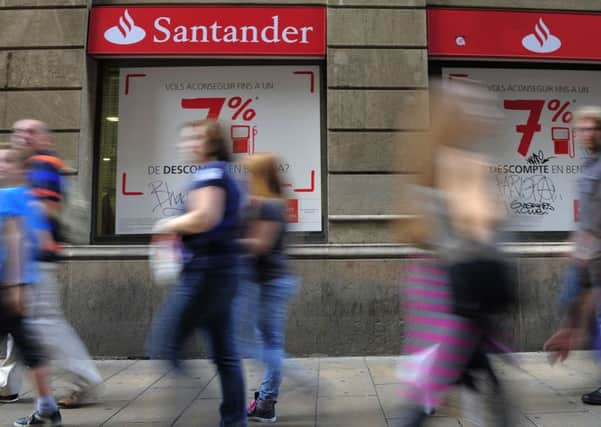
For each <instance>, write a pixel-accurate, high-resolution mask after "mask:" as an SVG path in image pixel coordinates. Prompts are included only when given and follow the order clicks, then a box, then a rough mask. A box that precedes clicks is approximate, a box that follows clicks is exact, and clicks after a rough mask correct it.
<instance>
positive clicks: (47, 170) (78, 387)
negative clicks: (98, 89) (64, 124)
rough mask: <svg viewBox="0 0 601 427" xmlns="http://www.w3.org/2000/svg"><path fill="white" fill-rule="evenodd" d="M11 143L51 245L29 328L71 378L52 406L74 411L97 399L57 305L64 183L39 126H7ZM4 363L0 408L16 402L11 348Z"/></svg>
mask: <svg viewBox="0 0 601 427" xmlns="http://www.w3.org/2000/svg"><path fill="white" fill-rule="evenodd" d="M11 138H12V143H13V146H14V147H15V148H16V149H19V150H26V151H28V152H30V157H29V162H28V163H29V168H30V172H29V175H28V178H29V181H30V185H31V188H32V191H33V194H34V195H35V196H36V198H37V199H38V200H39V201H40V202H41V203H42V205H43V209H44V211H45V214H46V218H47V219H48V222H49V224H50V227H51V229H50V232H51V234H52V237H53V239H52V241H51V242H50V243H49V244H47V245H46V247H44V248H43V250H42V253H41V255H40V256H39V259H38V266H39V271H40V277H39V282H38V283H36V284H35V285H34V286H33V292H32V294H33V295H32V304H31V313H30V314H31V322H32V324H33V326H34V327H35V328H37V330H39V331H40V336H42V337H43V340H42V344H43V345H44V346H45V347H46V349H47V351H48V353H49V354H50V356H51V358H52V359H55V360H57V361H58V362H59V364H60V365H61V366H62V368H63V369H64V370H65V371H67V372H69V373H70V374H72V375H73V377H74V381H73V385H74V389H73V391H72V392H70V393H69V394H68V395H67V396H65V397H64V398H63V399H60V400H59V402H58V404H59V406H61V407H63V408H72V407H76V406H78V405H80V404H81V403H82V402H83V401H84V400H88V399H90V398H91V397H93V395H94V394H97V393H98V391H99V390H98V389H99V385H100V384H101V382H102V378H101V376H100V373H99V372H98V370H97V369H96V366H95V365H94V362H93V361H92V360H91V358H90V355H89V353H88V351H87V349H86V347H85V346H84V344H83V343H82V342H81V340H80V338H79V336H78V335H77V333H76V332H75V331H74V330H73V328H72V327H71V325H70V324H69V323H68V322H67V321H66V319H65V318H64V315H63V311H62V308H61V303H60V296H59V285H58V281H57V270H58V261H59V259H60V249H61V248H60V244H59V242H60V241H61V237H60V234H61V230H60V227H59V221H58V219H59V215H60V214H61V210H62V208H63V201H64V200H63V195H64V183H63V177H62V176H61V170H63V169H64V164H63V162H62V160H61V159H60V158H59V157H58V156H57V155H56V153H55V152H54V144H53V142H52V137H51V132H50V130H49V129H48V126H47V125H46V124H45V123H44V122H41V121H39V120H33V119H26V120H19V121H17V122H15V124H14V125H13V134H12V137H11ZM7 353H8V354H7V358H6V359H5V360H4V362H3V363H2V364H1V365H0V403H2V402H5V403H6V402H14V401H16V400H18V397H19V396H18V393H19V390H20V389H21V377H22V372H21V371H22V366H21V364H20V363H18V362H17V360H16V356H15V353H14V345H12V344H10V343H9V345H8V352H7Z"/></svg>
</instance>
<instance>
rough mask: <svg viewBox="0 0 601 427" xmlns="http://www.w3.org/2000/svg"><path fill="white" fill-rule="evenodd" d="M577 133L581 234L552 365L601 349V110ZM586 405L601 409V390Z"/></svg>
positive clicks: (580, 119)
mask: <svg viewBox="0 0 601 427" xmlns="http://www.w3.org/2000/svg"><path fill="white" fill-rule="evenodd" d="M574 133H575V135H576V139H577V141H578V142H579V144H580V145H581V146H582V148H583V149H584V151H585V152H586V156H585V157H584V159H583V164H582V174H581V175H580V177H579V178H578V196H579V197H578V200H579V202H580V210H579V222H578V230H576V231H575V232H574V234H573V236H572V241H573V244H574V249H573V251H572V253H571V259H570V263H569V265H568V268H567V271H566V275H565V283H564V289H563V292H562V295H561V297H560V309H561V312H562V315H563V319H562V326H561V328H560V329H559V330H558V331H557V332H556V333H555V334H554V335H553V336H552V337H551V338H549V340H547V342H546V343H545V345H544V349H545V350H546V351H549V352H550V361H551V362H552V363H554V362H555V361H557V360H558V359H560V360H564V359H565V358H566V357H568V354H569V352H570V351H571V350H573V349H580V348H585V347H587V346H588V347H590V346H591V345H592V346H593V347H596V348H597V350H601V346H600V345H599V344H600V339H601V337H600V334H601V328H600V326H601V324H600V323H599V318H600V316H599V314H600V303H601V155H600V154H601V108H599V107H593V106H589V107H583V108H581V109H580V110H579V111H577V112H576V114H575V120H574ZM582 401H583V402H584V403H586V404H590V405H601V388H600V389H597V390H595V391H592V392H590V393H586V394H584V395H583V396H582Z"/></svg>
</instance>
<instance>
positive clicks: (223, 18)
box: [88, 6, 326, 57]
mask: <svg viewBox="0 0 601 427" xmlns="http://www.w3.org/2000/svg"><path fill="white" fill-rule="evenodd" d="M88 53H89V54H90V55H111V56H118V55H127V56H131V55H145V56H153V55H156V56H172V55H175V56H191V55H194V56H198V55H207V56H228V55H237V56H305V57H306V56H313V57H314V56H319V57H321V56H325V53H326V10H325V8H324V7H297V6H288V7H286V6H282V7H265V6H170V7H164V6H163V7H155V6H96V7H93V8H92V9H91V11H90V22H89V33H88Z"/></svg>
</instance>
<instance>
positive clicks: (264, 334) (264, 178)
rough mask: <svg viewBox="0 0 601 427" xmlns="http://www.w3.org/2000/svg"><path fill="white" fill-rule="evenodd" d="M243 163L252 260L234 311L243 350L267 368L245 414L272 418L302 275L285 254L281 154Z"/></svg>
mask: <svg viewBox="0 0 601 427" xmlns="http://www.w3.org/2000/svg"><path fill="white" fill-rule="evenodd" d="M244 166H245V170H246V172H247V174H248V175H247V178H248V179H247V182H248V188H249V195H250V201H249V213H248V220H247V232H246V235H245V237H244V239H243V240H242V242H243V244H244V246H245V247H246V250H247V251H248V252H249V253H250V256H251V259H250V261H249V269H248V275H247V280H244V281H243V282H242V284H241V288H240V291H239V295H238V301H237V304H236V307H237V309H236V314H237V317H238V321H237V323H238V326H239V328H240V331H239V342H240V350H241V352H242V354H243V355H244V356H250V357H253V358H255V359H258V360H260V361H261V362H262V363H263V366H264V369H265V372H264V375H263V381H262V382H261V386H260V387H259V390H258V391H257V392H255V396H254V399H253V400H251V401H250V403H249V404H248V406H247V413H248V417H249V419H250V420H254V421H260V422H267V423H273V422H275V421H276V420H277V417H276V411H275V405H276V403H277V402H278V397H279V391H280V384H281V382H282V362H283V359H284V356H285V354H284V342H285V328H286V320H287V311H288V304H289V302H290V299H291V297H292V296H293V295H294V293H295V291H296V288H297V286H298V280H297V278H296V277H295V276H294V275H293V274H292V273H291V271H290V267H289V262H288V257H287V255H286V253H285V236H286V228H287V223H288V219H287V201H286V197H285V191H284V187H283V185H282V179H281V177H280V173H279V170H278V159H277V158H276V157H275V156H274V155H272V154H269V153H259V154H254V155H252V156H250V157H249V158H248V159H247V160H246V161H245V162H244Z"/></svg>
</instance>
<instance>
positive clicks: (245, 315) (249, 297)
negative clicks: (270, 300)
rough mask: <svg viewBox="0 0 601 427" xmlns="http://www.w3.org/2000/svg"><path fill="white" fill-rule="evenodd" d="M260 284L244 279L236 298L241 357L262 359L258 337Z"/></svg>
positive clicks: (236, 321)
mask: <svg viewBox="0 0 601 427" xmlns="http://www.w3.org/2000/svg"><path fill="white" fill-rule="evenodd" d="M259 296H260V285H259V284H257V283H255V282H252V281H250V280H243V281H242V282H241V283H240V286H239V288H238V293H237V295H236V298H235V309H234V316H235V327H236V338H237V344H238V351H239V353H240V356H241V357H244V358H251V359H257V360H258V359H260V358H261V349H260V347H259V342H258V337H257V326H258V318H259Z"/></svg>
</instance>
